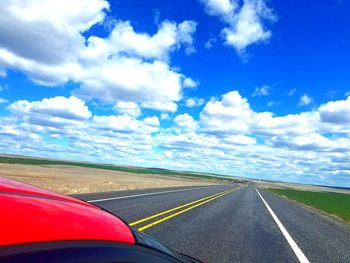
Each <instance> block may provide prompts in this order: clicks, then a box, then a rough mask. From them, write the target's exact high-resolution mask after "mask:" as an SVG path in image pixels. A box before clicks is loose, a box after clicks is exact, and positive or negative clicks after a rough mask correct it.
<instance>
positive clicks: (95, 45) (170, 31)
mask: <svg viewBox="0 0 350 263" xmlns="http://www.w3.org/2000/svg"><path fill="white" fill-rule="evenodd" d="M196 26H197V23H196V22H195V21H187V20H186V21H184V22H182V23H180V24H178V25H177V24H176V23H175V22H171V21H164V22H162V23H161V24H160V25H159V28H158V32H157V33H155V34H154V35H153V36H151V35H149V34H147V33H141V32H135V30H134V28H133V27H132V25H131V22H130V21H125V22H124V21H120V20H119V21H117V22H116V23H115V26H114V28H113V30H112V32H111V34H110V35H109V37H108V38H100V37H97V36H91V37H89V38H88V40H87V42H88V48H87V50H86V51H84V52H85V54H84V56H85V58H87V59H88V58H91V57H101V56H102V57H104V58H105V59H107V58H108V56H110V55H111V54H118V53H124V54H125V53H126V54H128V55H130V56H138V57H142V58H146V59H158V60H167V59H168V56H169V53H170V52H171V51H174V50H176V49H179V48H180V47H181V46H182V45H183V46H184V48H185V51H186V52H187V53H191V52H194V51H195V49H194V47H193V42H194V40H193V36H192V35H193V34H194V32H195V31H196Z"/></svg>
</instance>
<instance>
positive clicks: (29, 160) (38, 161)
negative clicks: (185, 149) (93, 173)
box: [0, 156, 223, 179]
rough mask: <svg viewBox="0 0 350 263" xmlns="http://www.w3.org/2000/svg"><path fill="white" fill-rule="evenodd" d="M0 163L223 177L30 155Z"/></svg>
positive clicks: (0, 158) (6, 159) (212, 177)
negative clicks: (40, 157) (31, 156)
mask: <svg viewBox="0 0 350 263" xmlns="http://www.w3.org/2000/svg"><path fill="white" fill-rule="evenodd" d="M0 163H7V164H28V165H69V166H78V167H87V168H95V169H104V170H112V171H119V172H128V173H138V174H161V175H176V176H187V177H188V176H189V177H195V178H203V179H223V178H221V177H219V176H214V175H213V176H211V175H206V174H199V173H198V174H197V173H191V172H179V171H172V170H167V169H157V168H141V167H125V166H116V165H111V164H95V163H83V162H74V161H63V160H62V161H61V160H49V159H39V158H38V159H37V158H30V157H9V156H0Z"/></svg>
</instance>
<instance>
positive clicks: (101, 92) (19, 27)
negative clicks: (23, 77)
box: [0, 0, 197, 111]
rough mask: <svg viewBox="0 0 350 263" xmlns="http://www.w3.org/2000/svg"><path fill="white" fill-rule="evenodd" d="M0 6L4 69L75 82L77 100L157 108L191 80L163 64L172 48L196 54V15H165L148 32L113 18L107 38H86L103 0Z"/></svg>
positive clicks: (164, 107)
mask: <svg viewBox="0 0 350 263" xmlns="http://www.w3.org/2000/svg"><path fill="white" fill-rule="evenodd" d="M67 5H69V7H70V8H69V12H67V8H66V7H67ZM0 8H1V10H2V12H1V14H0V24H1V25H0V69H1V71H2V72H4V71H3V69H7V68H8V69H15V70H19V71H22V72H24V73H25V74H27V75H28V76H29V77H30V78H31V79H32V80H33V81H34V82H36V83H37V84H40V85H45V86H54V85H61V84H64V83H67V82H68V81H73V82H76V83H78V84H80V87H81V88H80V89H78V90H76V91H75V92H74V94H75V95H76V96H80V97H81V98H84V99H98V100H102V101H103V102H105V103H109V104H112V105H113V104H115V103H116V102H117V101H128V102H134V103H137V104H139V105H140V107H145V108H152V109H156V110H160V111H176V108H177V107H176V102H178V101H179V100H180V99H181V93H182V88H184V87H190V86H191V87H194V86H196V82H194V81H192V80H191V79H190V78H189V77H186V76H184V75H183V74H181V73H179V72H178V71H176V70H174V69H173V68H172V67H171V66H170V64H169V56H170V53H171V52H173V51H176V50H179V49H183V50H184V51H185V53H186V54H190V53H193V52H195V48H194V46H193V44H194V38H193V35H194V33H195V31H196V26H197V22H195V21H192V20H186V21H183V22H181V23H175V22H173V21H164V22H162V23H160V24H159V26H158V31H157V32H156V33H155V34H153V35H150V34H148V33H146V32H137V31H136V30H135V28H134V27H133V26H132V24H131V22H130V21H121V20H116V21H113V22H112V23H110V24H111V25H110V26H111V32H110V34H109V35H108V36H107V37H104V38H102V37H98V36H94V35H90V36H89V34H87V35H88V37H86V36H85V35H84V33H86V32H88V31H89V29H91V27H92V26H94V25H97V24H101V23H104V22H105V16H106V11H108V9H109V3H108V2H107V1H105V0H88V1H82V0H78V1H74V4H72V3H71V2H69V3H68V2H67V1H66V0H64V1H59V2H57V1H52V0H48V1H45V2H43V1H39V0H34V1H30V2H28V1H20V0H19V1H7V0H6V1H2V2H1V3H0ZM1 21H2V22H1ZM106 23H107V22H106ZM53 50H54V52H52V51H53ZM135 76H138V77H137V78H135ZM191 81H192V82H191ZM141 102H142V103H141Z"/></svg>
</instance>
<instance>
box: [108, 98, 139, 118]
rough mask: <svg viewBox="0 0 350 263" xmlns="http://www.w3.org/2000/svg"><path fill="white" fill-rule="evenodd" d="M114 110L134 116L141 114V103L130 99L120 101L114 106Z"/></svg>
mask: <svg viewBox="0 0 350 263" xmlns="http://www.w3.org/2000/svg"><path fill="white" fill-rule="evenodd" d="M114 110H116V111H117V112H118V113H119V114H126V115H130V116H134V117H138V116H140V115H141V109H140V107H139V105H137V104H136V103H135V102H130V101H118V102H117V103H116V105H115V106H114Z"/></svg>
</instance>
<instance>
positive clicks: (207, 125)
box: [200, 91, 253, 134]
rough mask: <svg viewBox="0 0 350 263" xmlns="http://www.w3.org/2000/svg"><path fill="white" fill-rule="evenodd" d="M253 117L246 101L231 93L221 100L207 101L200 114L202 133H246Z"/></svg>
mask: <svg viewBox="0 0 350 263" xmlns="http://www.w3.org/2000/svg"><path fill="white" fill-rule="evenodd" d="M252 116H253V111H252V110H251V109H250V105H249V103H248V100H247V99H245V98H242V97H241V95H240V94H239V92H238V91H231V92H229V93H227V94H225V95H223V96H222V99H221V100H216V99H213V100H211V101H209V102H208V103H207V104H206V105H205V107H204V109H203V111H202V112H201V114H200V123H201V126H202V128H203V131H205V132H208V133H237V134H238V133H243V134H245V133H247V132H248V131H249V125H248V124H249V122H250V120H251V118H252Z"/></svg>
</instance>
